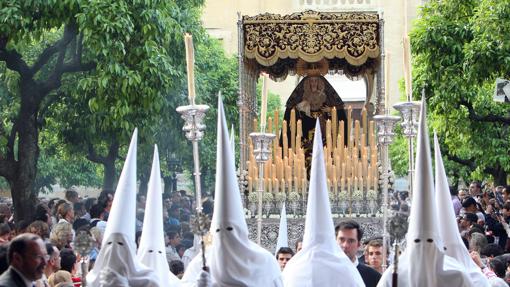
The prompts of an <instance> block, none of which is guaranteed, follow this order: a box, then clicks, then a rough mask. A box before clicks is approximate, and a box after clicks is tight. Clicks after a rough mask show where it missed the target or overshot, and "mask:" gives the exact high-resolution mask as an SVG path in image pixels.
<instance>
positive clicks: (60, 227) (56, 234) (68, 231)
mask: <svg viewBox="0 0 510 287" xmlns="http://www.w3.org/2000/svg"><path fill="white" fill-rule="evenodd" d="M73 236H74V234H73V227H72V225H71V224H70V223H67V222H61V223H57V224H56V225H55V227H54V228H53V230H52V231H51V232H50V242H51V243H52V244H53V245H55V246H56V247H57V248H58V249H59V250H62V249H63V248H66V247H67V248H69V247H70V243H71V242H72V241H73V239H74V238H73Z"/></svg>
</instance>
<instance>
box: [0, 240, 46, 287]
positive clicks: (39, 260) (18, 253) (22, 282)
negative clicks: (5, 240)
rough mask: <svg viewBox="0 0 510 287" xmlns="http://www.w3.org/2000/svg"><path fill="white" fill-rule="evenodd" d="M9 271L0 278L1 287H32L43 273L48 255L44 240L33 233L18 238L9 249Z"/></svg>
mask: <svg viewBox="0 0 510 287" xmlns="http://www.w3.org/2000/svg"><path fill="white" fill-rule="evenodd" d="M7 254H8V260H9V269H7V271H5V272H4V273H3V274H2V275H1V276H0V287H32V286H33V281H36V280H39V279H40V278H41V277H42V275H43V273H44V267H45V266H46V261H47V260H48V253H47V252H46V247H45V246H44V242H43V241H42V239H41V238H40V237H39V236H37V235H35V234H32V233H23V234H20V235H18V236H16V237H15V238H14V239H13V240H12V241H11V244H10V245H9V249H8V252H7Z"/></svg>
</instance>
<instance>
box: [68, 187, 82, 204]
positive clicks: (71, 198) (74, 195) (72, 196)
mask: <svg viewBox="0 0 510 287" xmlns="http://www.w3.org/2000/svg"><path fill="white" fill-rule="evenodd" d="M65 198H66V200H67V201H68V202H69V203H71V204H74V203H76V202H78V201H80V198H79V196H78V192H77V191H76V190H72V189H68V190H66V194H65Z"/></svg>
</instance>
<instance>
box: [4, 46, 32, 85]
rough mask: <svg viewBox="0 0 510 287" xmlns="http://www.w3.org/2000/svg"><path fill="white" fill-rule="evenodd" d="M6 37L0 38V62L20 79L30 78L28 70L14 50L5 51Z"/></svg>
mask: <svg viewBox="0 0 510 287" xmlns="http://www.w3.org/2000/svg"><path fill="white" fill-rule="evenodd" d="M8 40H9V39H8V38H7V37H0V61H4V62H5V63H6V65H7V68H9V69H11V70H13V71H16V72H18V73H19V74H20V76H21V77H22V78H26V77H30V68H29V67H28V65H27V63H26V62H25V61H23V58H22V57H21V55H20V54H19V53H18V52H17V51H16V50H7V42H8Z"/></svg>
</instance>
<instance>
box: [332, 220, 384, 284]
mask: <svg viewBox="0 0 510 287" xmlns="http://www.w3.org/2000/svg"><path fill="white" fill-rule="evenodd" d="M335 233H336V241H337V243H338V245H340V248H342V250H343V251H344V252H345V255H347V257H349V259H351V261H352V263H354V265H355V266H356V269H358V272H359V274H360V275H361V278H362V279H363V282H364V283H365V285H366V286H367V287H372V286H373V287H375V286H377V283H378V282H379V279H381V274H380V273H379V272H377V271H376V270H374V269H372V268H371V267H369V266H367V265H365V264H362V263H359V261H358V258H357V257H356V253H357V252H358V249H359V247H360V246H361V238H362V237H363V230H362V229H361V227H360V226H359V224H358V223H357V222H356V221H354V220H348V221H344V222H341V223H340V224H338V225H337V226H336V227H335Z"/></svg>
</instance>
